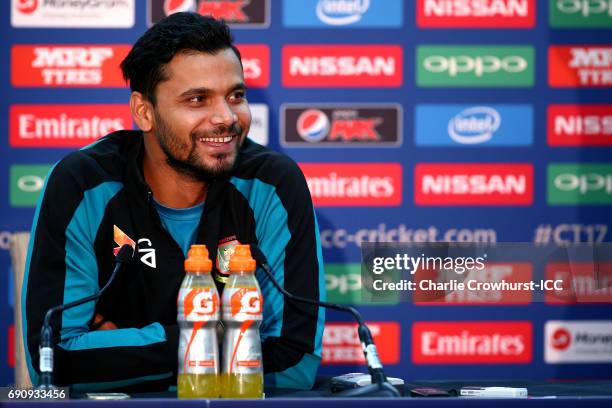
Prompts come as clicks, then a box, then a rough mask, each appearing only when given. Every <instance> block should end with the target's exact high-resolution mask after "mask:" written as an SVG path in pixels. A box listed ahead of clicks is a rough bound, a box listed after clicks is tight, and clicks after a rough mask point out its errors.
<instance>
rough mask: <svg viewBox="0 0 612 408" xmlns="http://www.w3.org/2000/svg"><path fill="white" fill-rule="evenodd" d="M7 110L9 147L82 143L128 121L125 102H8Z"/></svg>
mask: <svg viewBox="0 0 612 408" xmlns="http://www.w3.org/2000/svg"><path fill="white" fill-rule="evenodd" d="M9 110H10V113H9V116H10V130H9V134H10V139H9V140H10V145H11V146H12V147H30V148H47V147H82V146H85V145H88V144H90V143H92V142H93V141H95V140H97V139H99V138H100V137H102V136H105V135H106V134H108V133H110V132H113V131H115V130H120V129H126V128H130V127H131V125H132V117H131V114H130V108H129V106H127V105H108V104H107V105H12V106H11V107H10V109H9Z"/></svg>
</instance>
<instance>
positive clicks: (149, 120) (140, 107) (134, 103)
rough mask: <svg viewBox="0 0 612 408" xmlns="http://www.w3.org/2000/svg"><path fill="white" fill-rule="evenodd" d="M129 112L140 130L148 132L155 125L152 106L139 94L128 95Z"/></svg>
mask: <svg viewBox="0 0 612 408" xmlns="http://www.w3.org/2000/svg"><path fill="white" fill-rule="evenodd" d="M130 111H131V112H132V118H133V119H134V122H136V125H137V126H138V127H139V128H140V130H142V131H143V132H145V133H147V132H150V131H151V129H152V128H153V125H154V124H155V120H154V115H153V105H152V104H151V102H149V101H148V100H147V99H146V98H145V97H144V96H143V95H142V94H141V93H140V92H132V95H130Z"/></svg>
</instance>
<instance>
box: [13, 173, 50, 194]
mask: <svg viewBox="0 0 612 408" xmlns="http://www.w3.org/2000/svg"><path fill="white" fill-rule="evenodd" d="M44 185H45V179H43V178H42V177H39V176H36V175H34V174H28V175H26V176H21V177H19V178H18V179H17V187H18V188H19V189H20V190H21V191H24V192H26V193H36V192H38V191H40V190H42V188H43V186H44Z"/></svg>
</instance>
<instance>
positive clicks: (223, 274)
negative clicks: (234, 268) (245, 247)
mask: <svg viewBox="0 0 612 408" xmlns="http://www.w3.org/2000/svg"><path fill="white" fill-rule="evenodd" d="M236 245H240V242H238V240H237V239H236V236H235V235H232V236H230V237H227V238H223V239H222V240H220V241H219V244H218V246H217V262H216V267H217V271H218V272H219V273H218V274H215V279H216V280H217V281H219V282H221V283H225V282H227V279H228V278H229V261H230V259H231V257H232V255H234V249H235V248H236Z"/></svg>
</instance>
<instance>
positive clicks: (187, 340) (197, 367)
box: [179, 322, 219, 374]
mask: <svg viewBox="0 0 612 408" xmlns="http://www.w3.org/2000/svg"><path fill="white" fill-rule="evenodd" d="M202 326H203V323H202V322H198V323H195V324H194V328H193V329H183V330H181V334H180V337H179V374H217V373H218V372H219V357H218V355H219V352H218V351H219V349H218V346H217V333H216V331H215V329H214V328H210V327H206V328H204V327H202Z"/></svg>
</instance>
